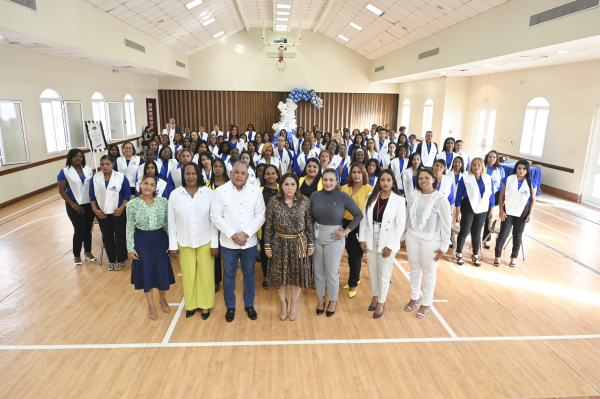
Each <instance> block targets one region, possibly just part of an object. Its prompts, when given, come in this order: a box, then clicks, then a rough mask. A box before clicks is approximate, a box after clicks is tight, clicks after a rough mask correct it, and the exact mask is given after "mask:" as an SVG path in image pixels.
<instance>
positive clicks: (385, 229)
mask: <svg viewBox="0 0 600 399" xmlns="http://www.w3.org/2000/svg"><path fill="white" fill-rule="evenodd" d="M405 222H406V201H405V200H404V198H402V196H401V195H400V192H399V191H398V184H397V183H396V177H395V176H394V172H392V171H391V170H389V169H385V170H384V171H383V172H381V174H380V175H379V179H377V184H375V188H374V189H373V191H372V192H371V193H369V198H368V199H367V200H366V204H365V206H364V207H363V218H362V220H361V222H360V229H359V230H360V234H359V241H360V249H361V250H362V251H363V252H365V253H366V254H367V264H368V265H369V276H370V277H371V292H372V293H373V298H372V299H371V304H370V305H369V308H368V310H369V311H374V312H375V313H373V318H374V319H378V318H380V317H381V316H383V309H384V308H385V300H386V298H387V293H388V290H389V287H390V280H391V278H392V269H393V268H394V258H395V257H396V252H398V250H399V249H400V239H401V237H402V234H403V233H404V225H405Z"/></svg>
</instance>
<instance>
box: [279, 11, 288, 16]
mask: <svg viewBox="0 0 600 399" xmlns="http://www.w3.org/2000/svg"><path fill="white" fill-rule="evenodd" d="M277 15H290V13H289V11H277Z"/></svg>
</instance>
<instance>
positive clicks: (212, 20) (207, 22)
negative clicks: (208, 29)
mask: <svg viewBox="0 0 600 399" xmlns="http://www.w3.org/2000/svg"><path fill="white" fill-rule="evenodd" d="M215 21H216V19H214V18H211V19H209V20H208V21H204V22H202V26H206V25H210V24H212V23H213V22H215Z"/></svg>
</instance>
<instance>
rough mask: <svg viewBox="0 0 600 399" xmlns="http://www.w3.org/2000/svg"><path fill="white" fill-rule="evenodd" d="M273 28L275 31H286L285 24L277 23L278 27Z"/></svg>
mask: <svg viewBox="0 0 600 399" xmlns="http://www.w3.org/2000/svg"><path fill="white" fill-rule="evenodd" d="M275 30H276V31H277V32H287V26H286V25H278V27H276V28H275Z"/></svg>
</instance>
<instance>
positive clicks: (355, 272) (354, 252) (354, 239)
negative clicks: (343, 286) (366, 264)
mask: <svg viewBox="0 0 600 399" xmlns="http://www.w3.org/2000/svg"><path fill="white" fill-rule="evenodd" d="M351 222H352V220H348V219H344V220H343V221H342V228H344V229H345V228H347V227H348V225H349V224H350V223H351ZM358 231H359V226H356V228H355V229H354V230H352V231H351V232H350V233H348V237H346V252H347V253H348V266H350V275H349V276H348V285H349V286H350V288H354V287H356V286H358V282H359V281H360V269H361V266H362V257H363V251H362V249H360V244H359V243H358Z"/></svg>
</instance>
